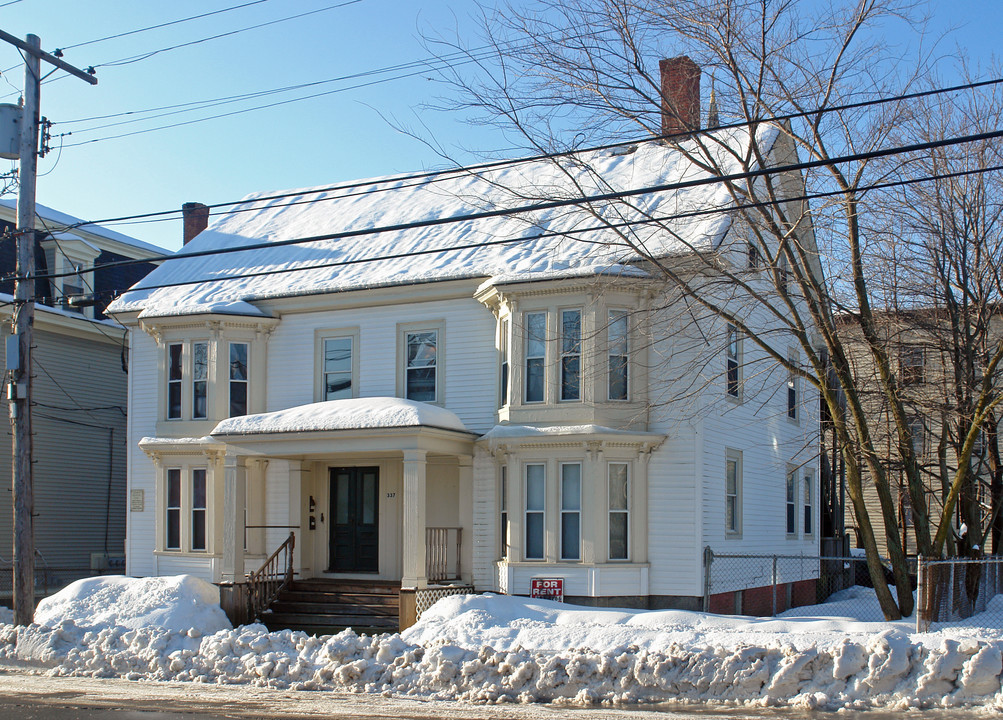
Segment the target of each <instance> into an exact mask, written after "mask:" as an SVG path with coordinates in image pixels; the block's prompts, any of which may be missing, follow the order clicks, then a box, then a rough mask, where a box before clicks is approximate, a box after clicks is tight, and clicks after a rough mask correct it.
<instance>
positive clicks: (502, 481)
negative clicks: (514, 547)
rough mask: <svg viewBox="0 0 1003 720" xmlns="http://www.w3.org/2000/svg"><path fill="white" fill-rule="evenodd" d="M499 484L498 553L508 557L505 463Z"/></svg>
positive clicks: (506, 471)
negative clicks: (499, 539)
mask: <svg viewBox="0 0 1003 720" xmlns="http://www.w3.org/2000/svg"><path fill="white" fill-rule="evenodd" d="M499 485H500V486H501V497H500V498H499V503H498V504H499V507H500V509H501V517H500V518H499V520H500V523H501V525H500V526H501V551H500V553H499V555H500V556H501V557H502V558H505V559H507V558H508V467H506V466H505V465H502V466H501V478H500V482H499Z"/></svg>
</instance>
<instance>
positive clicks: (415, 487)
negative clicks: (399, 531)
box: [401, 450, 428, 589]
mask: <svg viewBox="0 0 1003 720" xmlns="http://www.w3.org/2000/svg"><path fill="white" fill-rule="evenodd" d="M401 540H402V541H403V542H402V545H403V552H404V577H402V578H401V588H405V589H411V588H424V587H427V586H428V579H427V578H426V577H425V451H424V450H405V451H404V533H403V537H402V538H401Z"/></svg>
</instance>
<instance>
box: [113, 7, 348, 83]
mask: <svg viewBox="0 0 1003 720" xmlns="http://www.w3.org/2000/svg"><path fill="white" fill-rule="evenodd" d="M360 2H363V0H345V1H344V2H340V3H335V4H334V5H328V6H326V7H322V8H318V9H316V10H309V11H307V12H303V13H299V14H297V15H288V16H286V17H282V18H278V19H276V20H269V21H267V22H263V23H258V24H256V25H248V26H247V27H242V28H238V29H236V30H230V31H228V32H225V33H219V34H217V35H210V36H208V37H204V38H200V39H199V40H191V41H189V42H184V43H178V44H177V45H170V46H168V47H163V48H160V49H158V50H151V51H150V52H146V53H140V54H139V55H133V56H130V57H124V58H120V59H118V60H109V61H108V62H103V63H98V64H97V65H94V66H93V67H95V68H99V67H118V66H121V65H131V64H132V63H136V62H140V61H141V60H146V59H147V58H151V57H153V56H154V55H159V54H160V53H164V52H169V51H171V50H177V49H179V48H183V47H190V46H192V45H199V44H201V43H204V42H209V41H210V40H219V39H220V38H225V37H230V36H231V35H238V34H240V33H242V32H247V31H248V30H257V29H259V28H263V27H268V26H269V25H277V24H278V23H282V22H286V21H288V20H298V19H299V18H303V17H307V16H308V15H316V14H317V13H322V12H327V11H328V10H335V9H337V8H342V7H346V6H348V5H356V4H358V3H360Z"/></svg>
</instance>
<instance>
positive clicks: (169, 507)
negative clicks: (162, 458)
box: [164, 468, 181, 550]
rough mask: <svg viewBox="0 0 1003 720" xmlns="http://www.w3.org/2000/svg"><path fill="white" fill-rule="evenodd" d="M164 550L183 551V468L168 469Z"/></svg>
mask: <svg viewBox="0 0 1003 720" xmlns="http://www.w3.org/2000/svg"><path fill="white" fill-rule="evenodd" d="M165 490H166V498H165V499H166V502H165V510H166V516H165V518H164V519H165V523H166V524H165V527H164V549H165V550H180V549H181V468H168V469H167V487H166V488H165Z"/></svg>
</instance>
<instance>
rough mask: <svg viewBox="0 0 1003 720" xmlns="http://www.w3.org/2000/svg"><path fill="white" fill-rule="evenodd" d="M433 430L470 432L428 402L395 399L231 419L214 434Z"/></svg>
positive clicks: (450, 414) (337, 403) (357, 400)
mask: <svg viewBox="0 0 1003 720" xmlns="http://www.w3.org/2000/svg"><path fill="white" fill-rule="evenodd" d="M408 427H434V428H441V429H443V430H458V431H460V432H468V430H467V428H466V426H465V425H464V424H463V421H462V420H460V418H459V417H458V416H457V415H456V413H454V412H451V411H449V410H446V409H445V408H441V407H438V406H436V405H429V404H427V403H422V402H415V401H414V400H404V399H403V398H392V397H367V398H352V399H349V400H328V401H326V402H319V403H311V404H309V405H300V406H298V407H293V408H288V409H287V410H277V411H275V412H268V413H258V414H257V415H244V416H243V417H232V418H228V419H226V420H224V421H222V422H221V423H219V425H217V426H216V428H215V429H214V430H213V431H212V435H214V436H218V435H251V434H258V433H295V432H312V431H324V430H364V429H373V428H378V429H389V428H408Z"/></svg>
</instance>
